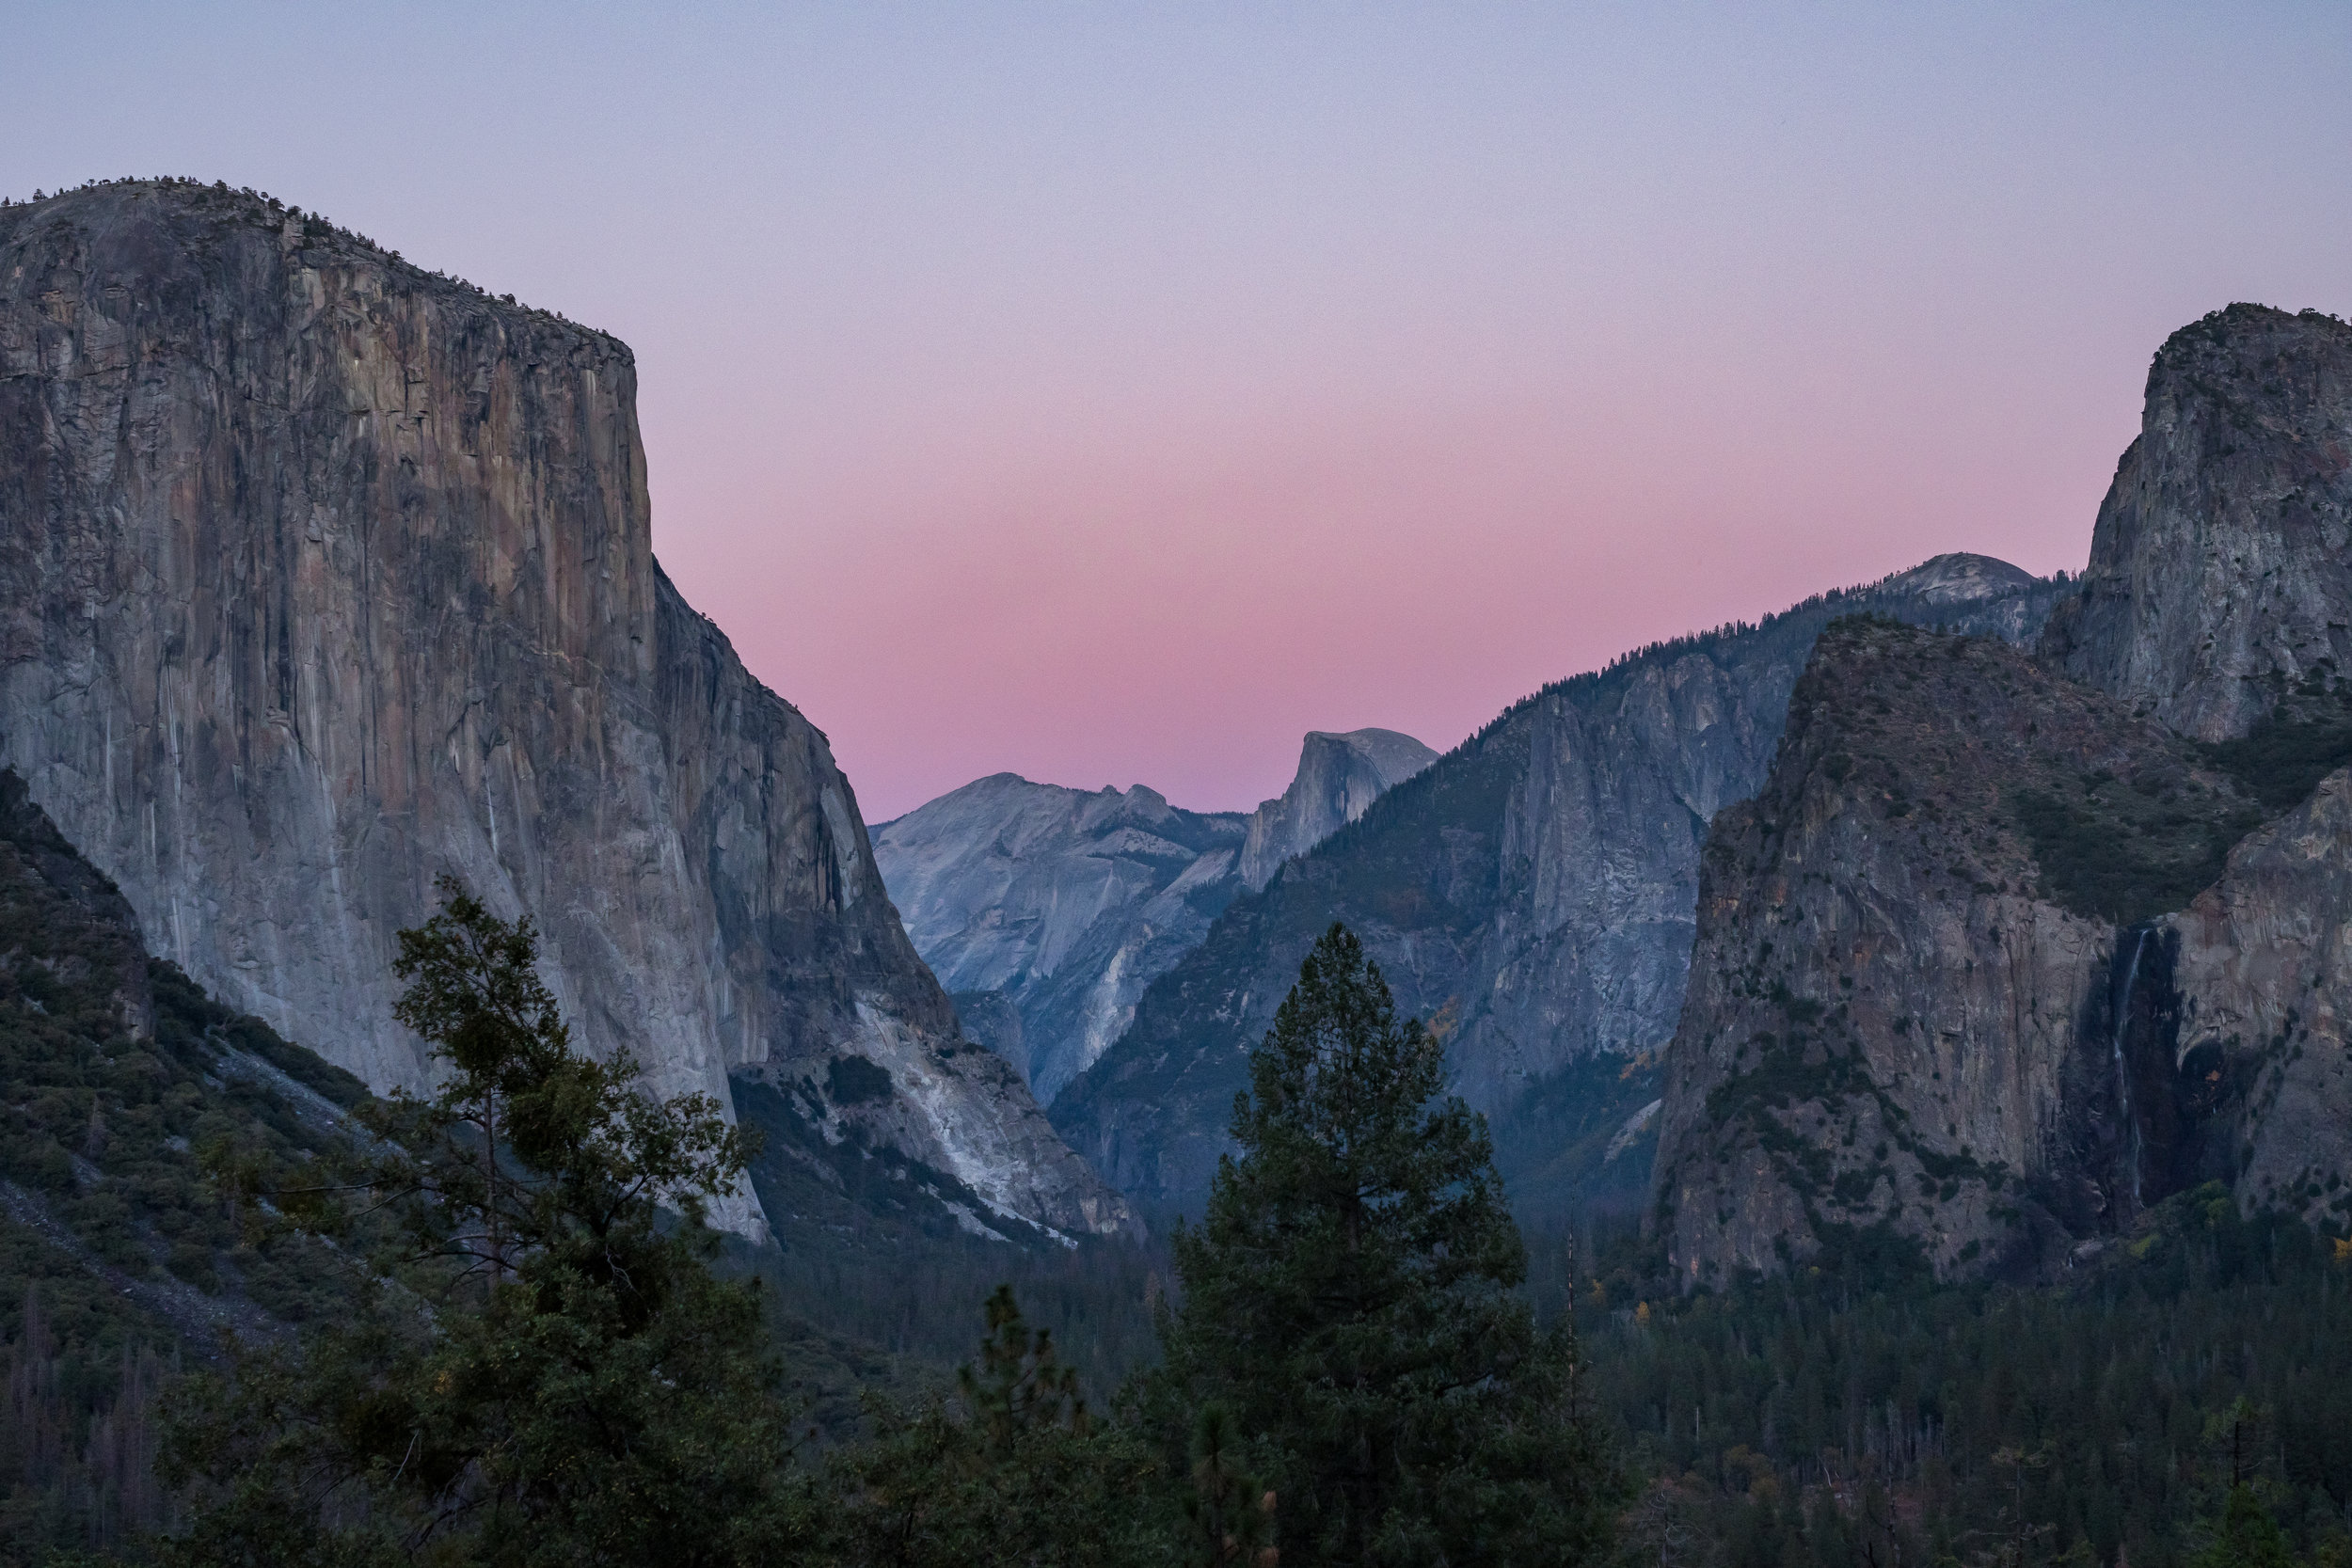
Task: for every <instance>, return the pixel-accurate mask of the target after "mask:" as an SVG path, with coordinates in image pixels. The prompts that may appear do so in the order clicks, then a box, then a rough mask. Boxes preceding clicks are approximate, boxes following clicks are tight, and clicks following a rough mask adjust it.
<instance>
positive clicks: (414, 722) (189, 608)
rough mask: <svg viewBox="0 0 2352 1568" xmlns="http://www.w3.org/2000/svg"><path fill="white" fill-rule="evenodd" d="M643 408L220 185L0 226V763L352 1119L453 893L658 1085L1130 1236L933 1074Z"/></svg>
mask: <svg viewBox="0 0 2352 1568" xmlns="http://www.w3.org/2000/svg"><path fill="white" fill-rule="evenodd" d="M635 390H636V367H635V362H634V360H633V358H632V356H630V354H629V351H628V348H627V347H626V346H625V345H623V344H622V343H620V342H619V341H616V340H614V339H612V338H610V337H608V336H605V335H604V334H601V333H597V332H595V331H591V330H589V329H587V328H584V327H581V326H579V325H574V324H570V323H567V322H564V321H563V320H561V319H560V318H558V317H556V316H553V315H550V314H548V313H546V312H543V311H538V310H533V309H527V308H524V307H519V306H516V305H515V304H513V303H512V302H511V301H501V300H498V299H494V298H491V297H490V296H487V295H485V294H483V293H480V292H478V291H476V290H474V289H472V288H471V287H469V286H466V285H464V284H461V283H459V282H458V281H456V280H453V279H446V278H442V277H437V276H436V275H432V274H428V273H425V272H422V271H421V270H419V269H418V268H416V267H415V266H412V265H410V264H407V263H405V262H404V261H400V260H399V259H398V258H397V257H396V256H392V255H389V254H387V253H385V252H384V251H382V250H380V249H378V248H377V247H375V246H374V245H371V244H369V243H367V242H365V241H363V240H360V239H358V238H357V237H356V236H353V235H350V234H347V233H343V232H342V231H339V230H333V229H330V228H329V227H327V226H326V225H325V224H323V223H321V222H319V221H318V220H316V219H310V218H305V217H302V216H300V215H297V214H294V213H292V212H289V211H287V210H284V209H282V208H280V207H278V206H277V205H276V204H274V203H269V202H265V201H263V200H261V199H259V198H254V197H252V196H250V195H246V194H239V193H233V192H228V191H225V190H215V189H210V188H206V187H201V186H194V185H184V184H158V183H148V182H140V183H123V184H118V185H111V186H103V187H99V188H95V189H90V190H86V191H81V192H75V193H72V194H70V195H66V196H61V197H58V198H52V199H50V200H47V201H42V202H37V203H34V204H31V205H29V206H24V207H16V208H10V209H7V210H5V211H0V761H5V762H6V763H7V765H8V766H10V767H13V768H16V769H17V770H18V771H19V772H20V773H22V774H23V776H24V778H25V780H26V781H27V782H28V784H29V785H30V787H31V791H32V795H33V798H34V800H37V801H38V802H39V803H40V805H41V806H42V807H43V808H44V809H45V810H47V811H48V813H49V814H50V815H51V816H53V817H54V818H55V819H56V822H57V825H58V826H59V828H60V829H61V830H62V831H63V832H65V833H66V835H67V836H68V837H69V838H70V839H71V840H72V842H74V843H75V844H76V845H77V846H79V847H81V849H82V850H83V852H84V853H86V854H87V856H88V857H89V859H90V860H91V861H92V862H93V863H96V864H98V865H99V866H100V867H101V868H102V869H103V870H104V871H105V872H106V873H107V874H108V875H109V876H111V877H112V878H113V879H115V880H116V881H117V882H118V883H119V885H120V887H121V889H122V891H123V893H124V895H126V896H127V897H128V898H129V900H130V902H131V905H132V907H133V908H134V909H135V911H137V915H138V919H139V923H140V926H141V928H142V929H143V931H144V932H145V934H146V936H147V939H148V941H149V942H150V943H151V946H152V947H153V948H154V950H155V951H156V952H157V953H159V954H161V955H164V956H167V957H169V958H173V959H175V960H177V961H178V962H179V963H180V964H181V965H182V966H183V968H185V969H186V970H187V971H188V972H189V973H190V974H192V975H194V976H195V977H196V978H197V979H198V980H199V982H200V983H202V984H203V985H205V986H206V987H208V988H210V989H211V990H213V991H214V992H215V994H216V995H218V996H219V997H220V998H221V999H222V1000H223V1001H224V1002H226V1003H228V1004H229V1005H230V1006H234V1007H236V1008H239V1009H242V1010H246V1011H250V1012H252V1013H255V1014H257V1015H259V1016H260V1017H262V1018H263V1019H265V1020H266V1021H268V1022H270V1023H271V1024H272V1025H273V1026H275V1027H276V1028H278V1030H279V1031H281V1032H282V1033H284V1034H285V1035H287V1036H288V1037H292V1038H294V1039H296V1040H299V1041H301V1042H302V1043H304V1044H306V1045H309V1046H310V1047H312V1048H313V1049H315V1050H317V1051H318V1052H319V1053H321V1054H323V1055H325V1056H326V1057H328V1058H329V1059H330V1060H333V1061H335V1062H337V1063H339V1064H341V1065H342V1066H345V1067H347V1068H350V1069H352V1070H354V1071H356V1072H358V1073H359V1074H360V1075H361V1076H362V1077H364V1078H366V1079H367V1080H368V1082H370V1083H371V1084H372V1085H375V1086H377V1087H379V1088H383V1087H389V1086H392V1085H410V1086H414V1085H420V1084H422V1083H423V1082H425V1080H426V1077H427V1074H428V1064H427V1062H426V1060H425V1058H424V1055H423V1053H422V1050H421V1044H420V1042H419V1041H418V1040H416V1039H415V1038H414V1037H411V1036H408V1035H407V1034H406V1033H405V1031H403V1030H401V1029H399V1028H398V1027H397V1026H396V1025H395V1024H394V1023H393V1022H391V1018H390V1003H391V1000H392V996H393V994H394V991H395V989H396V982H395V981H394V980H393V978H392V976H391V974H390V963H391V959H392V957H393V952H394V933H395V932H396V931H398V930H399V929H400V928H401V927H405V926H410V925H414V924H416V923H418V922H419V921H421V919H422V918H424V917H425V916H426V915H427V914H428V913H430V911H431V910H432V909H433V907H434V904H435V894H434V885H435V879H437V878H438V877H441V876H444V875H448V876H454V877H457V878H459V879H462V880H463V881H465V882H466V883H467V884H468V885H469V886H470V887H472V888H474V889H475V890H476V891H477V892H479V893H480V894H482V895H484V896H485V898H487V899H488V900H489V901H490V902H491V903H492V904H493V905H494V906H495V907H497V908H498V909H500V910H501V911H506V912H510V913H512V912H520V911H529V912H530V913H531V914H532V915H533V916H534V918H536V919H537V920H538V922H539V923H540V926H541V927H542V929H543V932H544V937H545V954H546V958H547V974H548V980H549V982H550V984H551V985H552V986H553V987H554V989H555V990H556V991H557V993H558V995H559V996H560V997H561V999H562V1001H563V1003H564V1006H565V1008H566V1011H567V1014H568V1015H569V1016H570V1017H571V1018H572V1019H573V1020H574V1022H575V1023H576V1026H577V1027H579V1028H580V1031H581V1032H582V1034H583V1035H584V1037H586V1038H587V1040H588V1041H589V1042H591V1044H592V1045H594V1046H595V1047H596V1048H598V1049H617V1048H622V1047H626V1048H628V1049H629V1050H632V1051H634V1052H635V1053H637V1054H638V1055H639V1056H641V1057H642V1058H643V1059H644V1061H645V1062H646V1064H647V1066H648V1069H649V1074H650V1076H651V1078H652V1081H653V1083H654V1084H655V1085H656V1086H658V1087H660V1089H662V1090H665V1091H672V1092H675V1091H679V1090H699V1091H702V1092H706V1093H708V1094H711V1095H714V1096H716V1097H718V1098H719V1099H720V1100H721V1101H727V1100H728V1096H729V1090H728V1075H729V1073H730V1072H731V1071H732V1072H737V1073H750V1074H755V1075H762V1074H766V1075H781V1076H787V1077H788V1076H793V1075H798V1074H801V1073H803V1072H804V1071H806V1070H809V1069H812V1068H813V1069H815V1070H818V1071H820V1072H821V1070H822V1068H823V1064H824V1063H826V1062H828V1061H830V1060H831V1059H832V1058H833V1057H834V1056H835V1055H838V1054H853V1055H864V1056H868V1057H871V1058H872V1059H874V1060H875V1061H877V1062H880V1063H882V1065H884V1066H886V1067H887V1068H889V1069H891V1071H892V1072H893V1074H894V1082H895V1083H896V1085H897V1092H896V1094H895V1095H894V1096H893V1097H892V1098H891V1099H890V1100H889V1101H887V1102H877V1103H876V1104H875V1105H874V1106H872V1107H870V1108H867V1109H866V1110H865V1111H864V1112H863V1113H862V1114H864V1115H866V1116H867V1117H870V1118H872V1119H873V1120H874V1121H875V1122H876V1125H877V1127H878V1128H881V1127H882V1126H883V1125H884V1124H886V1125H887V1130H888V1135H889V1136H891V1137H892V1138H894V1139H896V1140H898V1141H899V1142H900V1143H901V1144H902V1145H904V1146H906V1147H908V1148H909V1151H910V1152H912V1153H914V1154H915V1155H916V1156H917V1157H919V1158H921V1159H924V1160H926V1161H928V1162H930V1164H935V1165H936V1166H938V1167H939V1168H941V1169H943V1170H945V1171H947V1172H950V1173H952V1174H953V1175H955V1176H957V1177H958V1178H960V1179H961V1180H964V1181H965V1182H966V1183H967V1184H968V1185H970V1186H971V1187H972V1188H973V1189H974V1190H975V1191H976V1192H977V1193H979V1194H980V1195H981V1196H984V1197H985V1198H987V1199H988V1200H989V1201H990V1202H992V1203H995V1204H999V1205H1001V1206H1003V1207H1004V1208H1005V1209H1006V1210H1008V1211H1009V1212H1017V1213H1019V1214H1021V1215H1022V1216H1024V1217H1026V1218H1029V1219H1033V1220H1036V1221H1039V1222H1041V1223H1043V1224H1047V1225H1051V1226H1054V1227H1060V1228H1064V1229H1081V1230H1094V1229H1117V1228H1120V1227H1125V1226H1126V1225H1128V1224H1129V1223H1130V1222H1129V1220H1128V1217H1127V1214H1126V1211H1125V1208H1124V1206H1123V1205H1122V1204H1121V1203H1120V1200H1119V1199H1118V1198H1117V1197H1116V1196H1114V1195H1111V1194H1109V1193H1108V1192H1107V1191H1105V1190H1104V1188H1103V1187H1102V1186H1101V1184H1100V1183H1099V1182H1098V1181H1096V1180H1095V1179H1094V1178H1093V1177H1092V1176H1091V1174H1090V1173H1089V1171H1088V1170H1087V1168H1086V1167H1085V1166H1084V1164H1082V1163H1081V1162H1079V1161H1077V1160H1076V1159H1074V1158H1073V1156H1072V1155H1071V1154H1070V1153H1069V1151H1068V1150H1067V1149H1066V1148H1063V1147H1062V1145H1061V1144H1060V1143H1059V1142H1058V1141H1057V1139H1056V1138H1055V1137H1054V1135H1053V1134H1052V1132H1050V1130H1049V1129H1048V1128H1047V1127H1046V1126H1045V1124H1044V1122H1043V1120H1042V1118H1041V1116H1040V1114H1039V1112H1038V1110H1037V1108H1036V1105H1035V1103H1034V1102H1033V1101H1032V1100H1031V1099H1030V1097H1029V1095H1028V1094H1027V1092H1026V1090H1025V1088H1024V1087H1023V1086H1022V1085H1020V1084H1019V1083H1018V1082H1017V1081H1015V1080H1013V1079H1012V1077H1011V1075H1009V1074H1006V1073H1002V1072H1001V1071H999V1070H997V1069H994V1068H993V1066H991V1065H990V1064H989V1063H987V1062H986V1060H985V1059H984V1058H983V1056H982V1053H958V1052H956V1051H954V1049H953V1047H954V1044H955V1041H956V1039H957V1030H956V1023H955V1018H954V1014H953V1011H952V1009H951V1008H950V1006H949V1005H948V1003H947V1000H946V996H945V995H944V994H943V993H942V992H941V990H940V989H939V987H938V986H937V984H936V983H935V982H934V981H933V980H932V978H931V976H930V974H929V973H928V972H927V971H926V970H925V968H924V967H923V965H922V963H921V961H920V960H919V959H918V958H916V957H915V954H914V949H913V947H912V945H911V944H910V943H909V942H908V941H907V939H906V936H905V934H904V932H903V931H902V930H901V929H900V928H899V926H898V919H897V916H896V915H895V914H894V913H893V911H892V910H891V907H890V903H889V900H888V898H887V897H886V896H885V895H884V894H883V892H882V879H881V876H880V874H879V872H878V871H877V869H876V867H875V864H874V861H873V856H872V852H871V849H870V847H869V846H868V844H867V839H866V830H865V828H864V825H863V823H862V822H861V820H860V818H859V816H858V810H857V802H856V799H855V796H854V795H853V793H852V792H851V790H850V785H849V783H848V781H847V780H845V779H844V778H843V777H842V775H841V773H840V771H839V769H838V768H835V767H834V762H833V758H832V755H831V753H830V751H829V749H828V747H827V745H826V742H825V737H824V736H823V735H822V734H820V733H819V732H818V731H817V730H816V729H815V728H814V727H813V726H812V725H810V724H809V722H808V721H807V720H806V719H804V718H803V716H802V715H801V714H800V713H799V712H798V711H797V710H796V709H794V708H793V707H792V706H791V705H789V704H788V703H786V702H785V701H784V700H782V699H781V698H779V697H777V696H776V695H775V694H774V693H773V692H771V691H769V690H768V689H766V688H764V687H762V686H761V685H760V684H759V683H758V682H756V681H755V680H754V679H752V678H751V676H750V675H749V674H748V673H746V672H745V671H744V669H743V667H742V665H741V663H740V662H739V660H738V659H737V658H736V657H735V654H734V652H733V650H732V649H731V648H730V647H729V646H728V644H727V641H726V639H725V638H724V637H723V636H722V635H721V634H720V633H719V631H718V630H717V628H716V627H715V626H712V625H711V624H710V623H709V622H708V621H707V620H706V619H704V618H703V617H701V616H700V615H697V614H696V613H695V612H694V611H693V610H691V608H689V607H688V606H687V605H686V603H685V602H684V601H683V600H682V599H681V598H680V597H679V596H678V594H677V593H676V591H675V589H674V588H673V587H672V586H671V585H670V583H669V582H668V580H667V579H666V578H664V577H663V576H662V575H661V572H660V568H659V566H658V565H657V564H656V563H655V562H654V559H653V555H652V550H651V543H650V538H651V536H650V515H649V508H648V503H647V499H646V479H645V457H644V448H643V445H642V443H641V441H640V439H639V436H638V428H637V418H636V409H635ZM943 1047H944V1048H946V1050H945V1052H944V1053H943V1050H942V1048H943ZM732 1218H733V1219H734V1221H735V1223H737V1224H739V1226H741V1227H744V1228H747V1229H749V1228H756V1223H757V1222H756V1216H755V1215H754V1214H752V1213H751V1212H749V1210H748V1209H745V1210H744V1211H743V1212H738V1213H737V1214H735V1215H733V1216H732Z"/></svg>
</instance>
